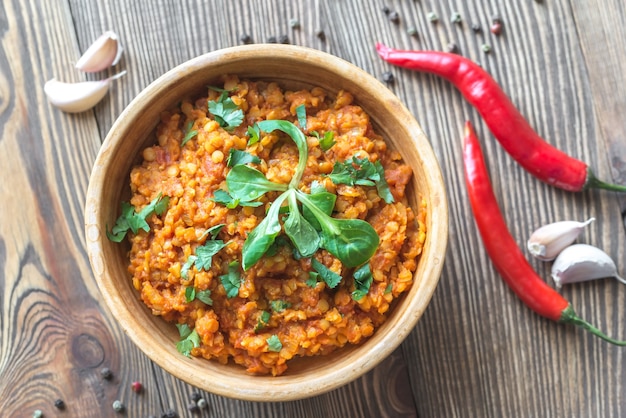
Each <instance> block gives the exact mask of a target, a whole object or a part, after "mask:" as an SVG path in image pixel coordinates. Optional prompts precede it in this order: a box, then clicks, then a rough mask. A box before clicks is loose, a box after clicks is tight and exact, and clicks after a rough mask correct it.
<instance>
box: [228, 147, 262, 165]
mask: <svg viewBox="0 0 626 418" xmlns="http://www.w3.org/2000/svg"><path fill="white" fill-rule="evenodd" d="M260 162H261V159H260V158H259V157H257V156H256V155H252V154H250V153H249V152H246V151H241V150H238V149H235V148H231V149H230V153H229V154H228V158H227V159H226V166H228V167H233V166H236V165H239V164H248V163H255V164H259V163H260Z"/></svg>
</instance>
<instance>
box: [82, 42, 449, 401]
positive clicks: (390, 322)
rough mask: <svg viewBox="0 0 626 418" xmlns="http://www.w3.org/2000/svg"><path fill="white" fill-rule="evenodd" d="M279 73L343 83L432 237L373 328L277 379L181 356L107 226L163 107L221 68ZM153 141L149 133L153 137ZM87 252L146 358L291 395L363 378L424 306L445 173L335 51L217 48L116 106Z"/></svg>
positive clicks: (189, 378)
mask: <svg viewBox="0 0 626 418" xmlns="http://www.w3.org/2000/svg"><path fill="white" fill-rule="evenodd" d="M224 74H236V75H238V76H240V78H251V79H263V80H276V81H278V82H279V83H280V84H281V85H282V86H283V87H290V86H291V88H293V86H305V87H309V88H310V87H313V86H319V87H322V88H324V89H326V90H327V91H328V92H330V93H333V94H334V93H336V92H337V91H339V90H340V89H344V90H346V91H348V92H350V93H352V94H353V96H354V97H355V102H356V103H357V104H359V105H360V106H361V107H363V109H364V110H365V111H366V112H367V113H368V114H369V115H370V117H371V120H372V122H373V124H374V128H375V129H376V130H377V132H378V133H379V134H381V135H382V136H383V137H384V138H385V139H386V141H387V143H388V144H389V146H390V148H395V149H396V150H398V151H399V152H400V153H401V155H402V156H403V158H404V160H405V161H406V162H408V163H409V164H410V165H411V166H412V168H413V171H414V176H413V179H412V183H411V184H410V185H409V187H410V189H409V193H408V195H409V200H410V204H411V205H412V206H413V207H417V195H418V194H421V195H422V196H423V197H424V198H425V199H426V201H427V204H428V217H427V228H428V230H427V231H428V232H427V233H428V235H427V239H426V243H425V246H424V249H423V253H422V255H421V258H420V261H419V264H418V267H417V271H416V273H415V282H414V283H413V285H412V287H411V289H410V290H409V291H408V292H406V293H405V294H404V296H403V297H401V298H400V299H399V301H398V303H397V304H396V306H395V307H393V310H392V311H391V313H390V314H389V317H388V319H387V321H386V322H385V323H384V324H383V326H381V327H380V328H379V329H377V330H376V331H375V332H374V335H373V336H372V337H370V338H369V339H368V340H367V341H365V342H364V343H362V344H361V345H358V346H351V347H347V348H344V349H341V350H338V351H337V352H335V353H333V354H331V355H327V356H323V357H319V356H318V357H309V358H303V359H297V360H295V361H292V362H291V363H290V366H289V369H288V370H287V372H286V373H285V374H284V375H282V376H278V377H272V376H251V375H250V374H248V373H246V371H245V369H244V368H243V367H241V366H238V365H235V364H227V365H223V364H220V363H219V362H217V361H210V360H206V359H202V358H191V359H190V358H187V357H185V356H183V355H181V354H180V353H179V352H178V351H177V350H176V342H177V341H178V339H179V336H178V332H177V329H176V327H174V325H173V324H170V323H167V322H165V321H164V320H163V319H162V318H160V317H157V316H154V315H152V314H151V312H150V310H149V309H148V308H147V307H146V306H145V305H144V304H143V303H142V302H141V300H140V299H139V292H137V291H136V290H135V289H134V288H133V286H132V284H131V280H130V277H129V273H128V271H127V265H128V256H127V253H126V251H127V249H128V247H125V246H124V245H120V244H116V243H113V242H111V241H109V240H108V239H107V237H106V227H107V225H109V226H111V225H112V224H113V223H114V222H115V219H117V216H118V210H119V207H120V202H121V201H122V200H127V199H128V196H129V186H128V183H129V173H130V170H131V167H132V166H133V164H135V163H137V161H138V160H139V156H140V153H141V152H142V150H143V149H144V148H145V147H146V146H148V143H149V142H150V141H152V140H153V139H151V137H150V136H149V134H150V133H151V132H152V131H153V130H154V128H155V127H156V125H157V123H158V122H159V118H160V113H161V112H162V111H163V110H165V109H168V108H170V107H171V106H173V105H175V104H176V103H178V102H179V101H180V99H181V98H183V97H185V96H188V95H190V94H194V93H196V92H202V91H204V90H205V89H206V86H207V85H211V84H212V82H215V81H216V80H217V79H218V78H219V77H220V76H221V75H224ZM152 138H153V137H152ZM85 233H86V239H87V251H88V253H89V259H90V261H91V266H92V269H93V272H94V274H95V278H96V281H97V283H98V286H99V288H100V291H101V293H102V297H103V299H104V301H105V302H106V304H107V306H108V307H109V309H110V310H111V312H112V313H113V315H114V317H115V318H116V319H117V321H118V322H119V324H120V325H121V327H122V328H123V329H124V331H125V332H126V333H127V334H128V336H129V337H130V338H131V340H133V341H134V343H135V344H137V346H138V347H139V349H141V350H142V351H143V352H144V353H145V354H146V355H147V356H148V357H149V358H150V359H152V360H153V361H154V362H155V363H157V364H158V365H159V366H161V367H162V368H164V369H165V370H167V371H168V372H169V373H171V374H172V375H174V376H176V377H178V378H179V379H181V380H183V381H185V382H187V383H189V384H191V385H194V386H196V387H198V388H200V389H203V390H206V391H209V392H213V393H216V394H219V395H223V396H227V397H232V398H238V399H243V400H252V401H287V400H294V399H299V398H305V397H309V396H313V395H317V394H320V393H323V392H326V391H329V390H331V389H334V388H338V387H340V386H342V385H344V384H346V383H348V382H350V381H352V380H354V379H356V378H357V377H359V376H361V375H363V374H364V373H366V372H367V371H369V370H370V369H372V368H373V367H374V366H376V365H377V364H378V363H379V362H380V361H381V360H383V358H385V357H386V356H387V355H389V354H390V353H391V352H392V351H394V350H395V349H396V348H397V347H398V346H399V345H400V343H401V342H402V341H403V340H404V338H405V337H406V336H407V335H408V334H409V333H410V332H411V330H412V329H413V328H414V326H415V324H416V323H417V321H418V320H419V318H420V317H421V315H422V313H423V312H424V309H426V306H427V305H428V303H429V301H430V298H431V296H432V294H433V291H434V290H435V287H436V285H437V282H438V280H439V275H440V273H441V269H442V265H443V261H444V255H445V252H446V246H447V239H448V208H447V201H446V194H445V190H444V183H443V180H442V176H441V171H440V168H439V165H438V163H437V160H436V158H435V155H434V153H433V151H432V148H431V146H430V144H429V142H428V140H427V139H426V136H425V135H424V133H423V131H422V129H421V127H420V125H419V124H418V123H417V122H416V121H415V119H414V118H413V116H412V115H411V114H410V113H409V111H408V110H407V109H406V108H405V107H404V105H403V104H402V103H401V102H400V101H399V100H398V98H397V97H396V96H395V95H393V94H392V93H391V92H390V91H389V90H388V89H387V88H386V87H385V86H384V85H382V84H381V83H380V82H379V81H377V80H376V79H375V78H373V77H372V76H370V75H369V74H367V73H366V72H364V71H363V70H361V69H359V68H357V67H356V66H354V65H352V64H350V63H348V62H346V61H344V60H342V59H339V58H337V57H334V56H332V55H329V54H326V53H323V52H320V51H317V50H313V49H308V48H302V47H296V46H291V45H249V46H239V47H233V48H227V49H222V50H218V51H214V52H211V53H208V54H206V55H202V56H200V57H198V58H195V59H193V60H191V61H188V62H186V63H184V64H182V65H180V66H178V67H176V68H174V69H173V70H171V71H169V72H167V73H166V74H165V75H163V76H162V77H160V78H159V79H157V80H156V81H154V82H153V83H152V84H150V85H149V86H148V87H147V88H146V89H145V90H144V91H142V92H141V93H140V94H139V95H138V96H137V97H136V98H135V99H134V100H133V101H132V103H130V105H129V106H128V107H127V108H126V109H125V110H124V111H123V112H122V114H121V115H120V117H119V118H118V119H117V121H116V122H115V124H114V125H113V127H112V128H111V131H110V132H109V134H108V135H107V137H106V139H105V141H104V143H103V145H102V148H101V149H100V152H99V154H98V157H97V159H96V162H95V166H94V168H93V172H92V174H91V178H90V181H89V189H88V191H87V201H86V208H85Z"/></svg>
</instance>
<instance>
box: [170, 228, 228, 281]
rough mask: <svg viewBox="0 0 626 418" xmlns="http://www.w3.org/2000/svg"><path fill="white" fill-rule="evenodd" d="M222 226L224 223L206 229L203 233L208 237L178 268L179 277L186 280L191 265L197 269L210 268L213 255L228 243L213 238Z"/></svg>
mask: <svg viewBox="0 0 626 418" xmlns="http://www.w3.org/2000/svg"><path fill="white" fill-rule="evenodd" d="M223 227H224V224H219V225H215V226H213V227H211V228H209V229H207V231H206V232H205V234H207V235H210V237H209V239H208V240H207V241H206V242H205V243H204V245H201V246H199V247H198V248H196V253H195V255H190V256H189V257H188V258H187V261H185V264H183V266H182V267H181V269H180V277H182V278H183V279H184V280H187V278H188V277H189V270H191V268H192V267H193V266H195V267H196V269H198V271H200V270H209V269H210V268H211V264H212V263H213V256H214V255H215V254H217V253H218V252H219V251H220V250H221V249H222V248H224V247H226V246H227V245H228V244H229V243H228V242H224V241H223V240H221V239H215V238H216V237H217V234H219V232H220V231H221V230H222V228H223Z"/></svg>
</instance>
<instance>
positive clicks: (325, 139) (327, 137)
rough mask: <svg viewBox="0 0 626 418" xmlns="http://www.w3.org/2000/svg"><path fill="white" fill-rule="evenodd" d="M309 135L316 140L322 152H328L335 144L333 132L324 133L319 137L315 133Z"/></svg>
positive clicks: (317, 133)
mask: <svg viewBox="0 0 626 418" xmlns="http://www.w3.org/2000/svg"><path fill="white" fill-rule="evenodd" d="M311 134H312V135H313V136H314V137H316V138H317V139H318V141H319V143H320V148H321V149H322V151H328V150H329V149H331V148H332V147H333V145H335V144H336V143H337V142H336V141H335V133H334V132H333V131H326V132H325V133H324V136H320V134H319V132H317V131H313V132H311Z"/></svg>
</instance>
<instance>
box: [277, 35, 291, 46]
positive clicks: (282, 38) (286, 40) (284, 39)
mask: <svg viewBox="0 0 626 418" xmlns="http://www.w3.org/2000/svg"><path fill="white" fill-rule="evenodd" d="M278 42H280V43H281V44H288V43H289V36H287V35H280V37H279V38H278Z"/></svg>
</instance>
